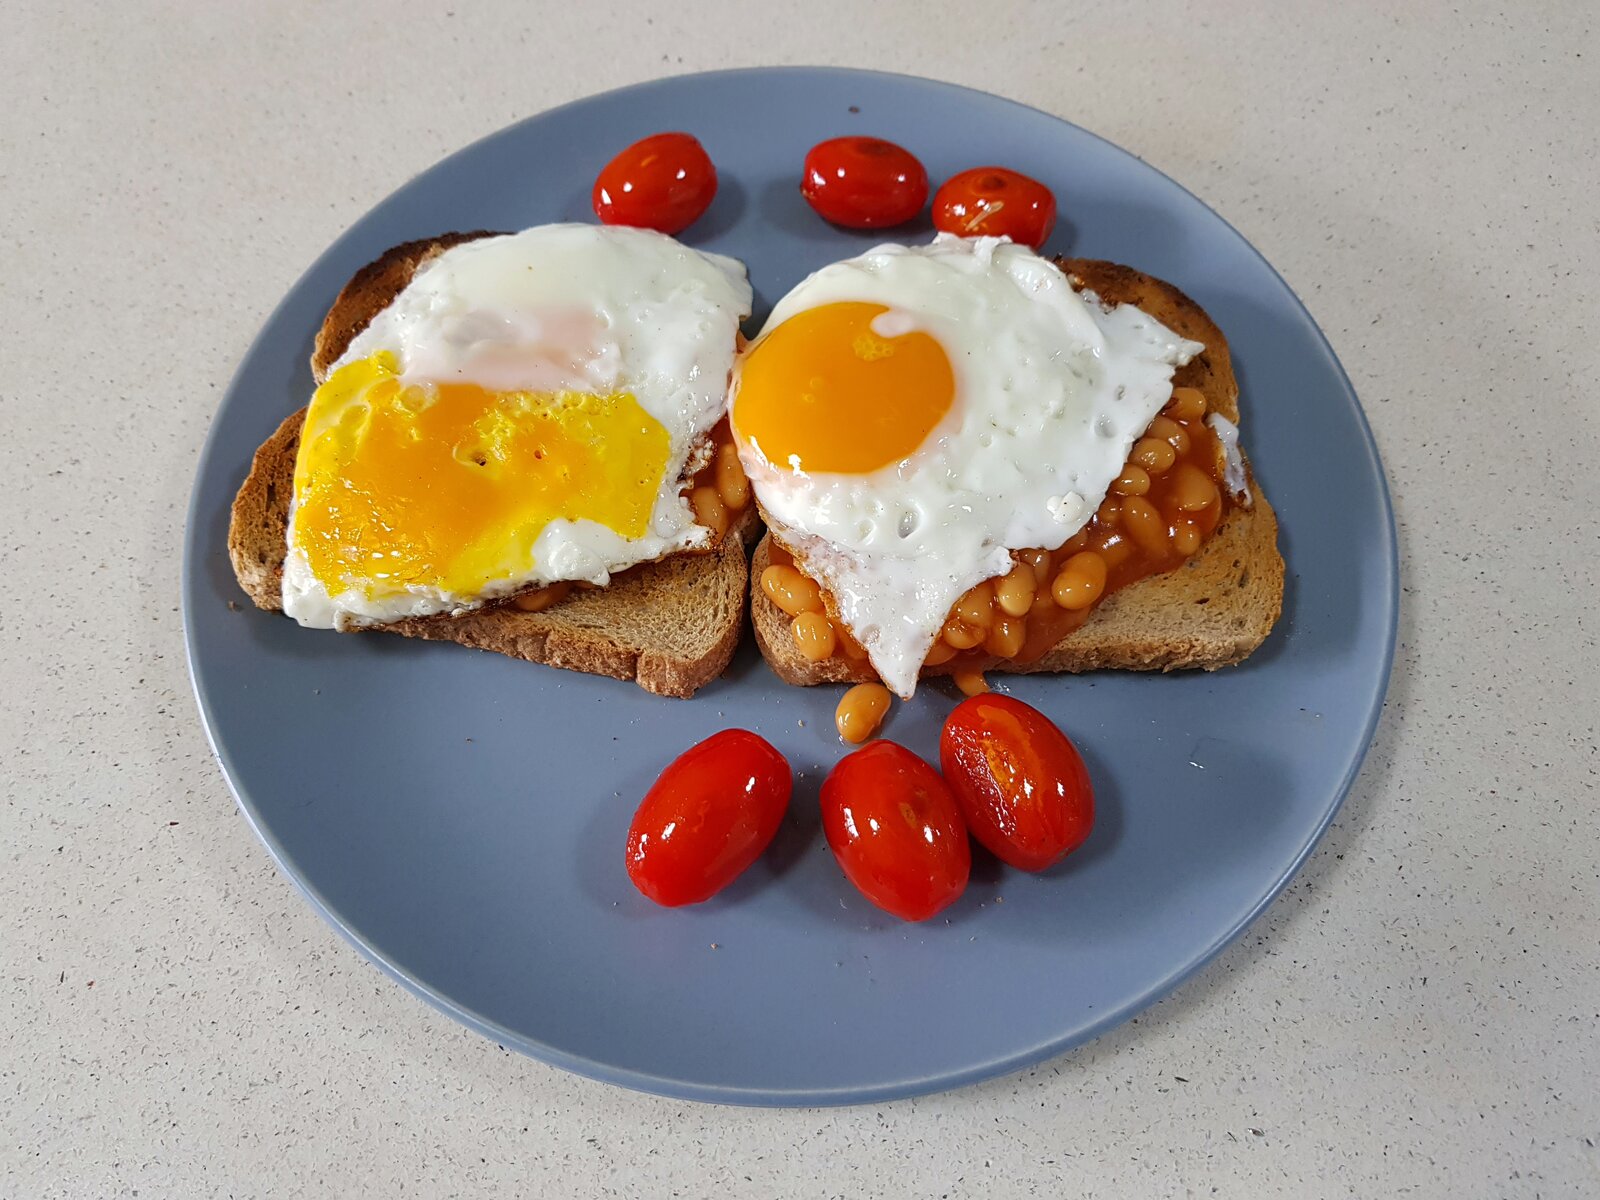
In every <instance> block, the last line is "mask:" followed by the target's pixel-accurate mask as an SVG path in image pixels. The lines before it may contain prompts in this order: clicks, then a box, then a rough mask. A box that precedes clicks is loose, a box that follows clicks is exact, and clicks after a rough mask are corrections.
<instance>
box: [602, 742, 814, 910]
mask: <svg viewBox="0 0 1600 1200" xmlns="http://www.w3.org/2000/svg"><path fill="white" fill-rule="evenodd" d="M793 786H794V779H793V776H792V775H791V773H790V771H789V763H788V761H787V760H786V759H785V758H784V757H783V755H781V754H779V753H778V751H777V749H776V748H775V747H774V746H773V745H772V743H770V742H768V741H767V740H766V739H765V738H762V737H758V736H757V735H756V734H753V733H751V732H750V731H749V730H747V729H725V730H723V731H722V732H721V733H715V734H712V735H711V736H710V737H708V738H707V739H706V740H705V741H703V742H701V743H699V744H698V745H696V746H692V747H691V748H690V749H688V750H686V751H684V752H683V753H682V754H681V755H679V756H678V757H677V758H675V759H674V760H673V761H672V762H671V763H669V764H668V765H667V769H666V770H664V771H662V772H661V777H660V778H659V779H657V780H656V782H655V784H654V786H652V787H651V789H650V790H649V791H648V792H646V793H645V797H644V800H643V802H642V803H640V805H639V810H638V811H637V812H636V813H634V815H633V824H632V825H631V826H629V828H628V878H629V879H631V880H633V885H634V886H635V887H636V888H638V889H639V890H640V891H641V892H643V893H644V894H645V895H646V896H648V897H649V898H650V899H651V900H654V901H655V902H656V903H657V904H663V905H666V906H667V907H669V908H675V907H677V906H679V905H682V904H698V903H699V902H700V901H702V900H707V899H709V898H711V897H712V896H714V895H716V894H717V893H718V892H720V891H721V890H722V889H723V888H725V887H727V886H728V885H729V884H730V883H732V882H733V881H734V880H735V879H737V878H738V877H739V876H740V875H741V874H742V873H743V872H744V871H745V869H746V868H747V867H749V866H750V864H751V863H753V862H755V860H756V859H758V858H760V857H761V852H762V851H763V850H765V849H766V848H767V845H768V843H770V842H771V841H772V839H773V836H774V835H775V834H776V833H777V832H778V826H779V825H781V824H782V823H783V814H784V813H785V812H786V811H787V810H788V807H789V793H790V790H791V789H792V788H793Z"/></svg>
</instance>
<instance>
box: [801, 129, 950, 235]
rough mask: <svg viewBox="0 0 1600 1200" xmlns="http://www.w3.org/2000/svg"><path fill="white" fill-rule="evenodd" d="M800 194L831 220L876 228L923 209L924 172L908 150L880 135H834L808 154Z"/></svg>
mask: <svg viewBox="0 0 1600 1200" xmlns="http://www.w3.org/2000/svg"><path fill="white" fill-rule="evenodd" d="M800 194H801V195H802V196H804V197H805V198H806V203H807V204H809V205H811V207H812V208H814V209H816V210H817V212H818V213H819V214H821V216H822V217H823V218H824V219H825V220H829V221H832V222H833V223H834V224H835V225H844V226H847V227H849V228H851V229H880V228H883V227H884V226H886V225H900V224H903V223H904V222H906V221H909V220H911V218H912V217H914V216H916V215H917V214H918V213H919V212H921V211H922V206H923V205H924V204H925V203H927V200H928V172H927V171H925V170H924V169H923V167H922V164H921V163H920V162H918V161H917V157H916V155H914V154H912V153H911V151H909V150H907V149H905V148H904V147H902V146H897V145H895V144H894V143H893V142H886V141H884V140H883V139H882V138H872V137H839V138H833V139H831V140H830V141H826V142H818V143H817V144H816V145H815V146H813V147H811V151H810V153H808V154H807V155H806V163H805V174H804V176H803V177H802V178H801V180H800Z"/></svg>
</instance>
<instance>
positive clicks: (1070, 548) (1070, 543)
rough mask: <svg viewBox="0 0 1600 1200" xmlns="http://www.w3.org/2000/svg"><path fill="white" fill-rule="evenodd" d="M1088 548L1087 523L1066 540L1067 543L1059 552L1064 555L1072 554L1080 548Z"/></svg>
mask: <svg viewBox="0 0 1600 1200" xmlns="http://www.w3.org/2000/svg"><path fill="white" fill-rule="evenodd" d="M1088 548H1089V527H1088V526H1087V525H1086V526H1084V527H1083V528H1082V529H1080V530H1078V532H1077V533H1075V534H1073V535H1072V536H1071V537H1069V538H1068V539H1067V540H1066V543H1065V544H1064V545H1063V546H1062V547H1061V549H1060V551H1059V553H1060V554H1062V555H1071V554H1076V553H1077V552H1078V551H1079V550H1087V549H1088Z"/></svg>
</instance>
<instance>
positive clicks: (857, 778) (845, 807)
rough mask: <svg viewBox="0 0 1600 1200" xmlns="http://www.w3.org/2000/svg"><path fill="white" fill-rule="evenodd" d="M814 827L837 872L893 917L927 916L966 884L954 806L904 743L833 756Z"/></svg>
mask: <svg viewBox="0 0 1600 1200" xmlns="http://www.w3.org/2000/svg"><path fill="white" fill-rule="evenodd" d="M822 831H823V833H824V834H825V835H826V836H827V839H828V846H829V848H831V849H832V850H833V856H834V857H835V858H837V859H838V860H839V866H840V867H842V868H843V869H844V873H845V877H846V878H847V879H849V880H850V882H851V883H853V884H855V885H856V887H857V888H859V889H860V891H861V894H862V895H863V896H865V897H866V898H867V899H868V900H871V901H872V902H873V903H874V904H876V905H877V906H878V907H879V908H881V909H883V910H884V911H885V912H887V913H892V914H893V915H895V916H897V917H899V918H900V919H901V920H904V921H925V920H927V919H928V918H929V917H931V916H933V914H934V913H936V912H938V911H939V910H940V909H942V908H944V907H945V906H946V905H948V904H949V903H950V902H951V901H953V900H954V899H955V898H956V897H957V896H959V895H961V893H962V891H963V890H964V889H965V888H966V886H967V874H968V872H969V871H970V870H971V869H972V847H971V845H970V844H969V843H968V842H967V827H966V826H965V825H964V824H962V821H961V810H960V809H959V808H957V807H956V801H955V797H953V796H952V795H951V794H950V789H949V788H947V787H945V785H944V780H942V779H940V778H939V772H937V771H935V770H934V769H933V768H932V767H930V766H929V765H928V764H927V763H925V762H923V761H922V760H921V759H920V758H918V757H917V756H916V755H915V754H913V753H911V751H909V750H907V749H906V748H905V747H904V746H897V745H895V743H893V742H882V741H880V742H873V743H872V744H871V745H870V746H867V747H866V748H865V749H862V750H857V751H856V752H855V753H854V754H848V755H846V756H845V757H844V758H843V759H841V760H840V762H839V765H838V766H836V767H834V769H833V770H832V772H830V773H829V775H828V778H827V779H826V780H824V781H823V784H822Z"/></svg>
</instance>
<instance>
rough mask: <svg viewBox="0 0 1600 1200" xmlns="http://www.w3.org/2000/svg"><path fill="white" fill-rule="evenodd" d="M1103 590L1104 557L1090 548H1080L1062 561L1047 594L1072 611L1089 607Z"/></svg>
mask: <svg viewBox="0 0 1600 1200" xmlns="http://www.w3.org/2000/svg"><path fill="white" fill-rule="evenodd" d="M1105 590H1106V560H1105V559H1103V558H1101V557H1100V555H1098V554H1096V553H1095V552H1094V551H1093V550H1083V551H1080V552H1079V553H1077V554H1074V555H1073V556H1072V557H1071V558H1069V559H1067V561H1066V562H1064V563H1062V564H1061V571H1060V573H1059V574H1057V575H1056V581H1055V582H1054V583H1053V584H1051V585H1050V594H1051V595H1052V596H1053V597H1055V602H1056V603H1057V604H1059V605H1060V606H1061V607H1062V608H1065V609H1068V610H1069V611H1071V612H1077V611H1079V610H1080V609H1085V608H1088V607H1089V606H1090V605H1091V604H1093V603H1094V602H1095V601H1096V600H1098V599H1100V593H1102V592H1104V591H1105Z"/></svg>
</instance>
